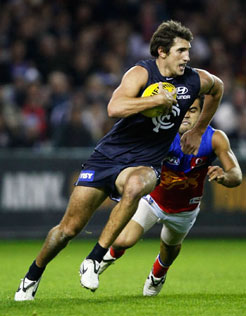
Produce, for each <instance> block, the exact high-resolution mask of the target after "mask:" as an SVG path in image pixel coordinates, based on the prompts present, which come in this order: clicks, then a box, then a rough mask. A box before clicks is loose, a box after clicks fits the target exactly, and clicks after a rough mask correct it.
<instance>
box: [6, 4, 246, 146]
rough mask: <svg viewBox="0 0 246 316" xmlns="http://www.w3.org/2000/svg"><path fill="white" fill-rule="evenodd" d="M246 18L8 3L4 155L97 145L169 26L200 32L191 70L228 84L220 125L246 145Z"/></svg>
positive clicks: (241, 10) (237, 9)
mask: <svg viewBox="0 0 246 316" xmlns="http://www.w3.org/2000/svg"><path fill="white" fill-rule="evenodd" d="M245 14H246V2H245V1H244V0H241V1H240V0H233V1H228V0H216V1H214V0H175V1H173V0H105V1H103V0H88V1H87V0H81V1H76V0H73V1H66V0H5V1H4V0H1V1H0V148H10V147H29V148H36V149H37V148H45V147H47V148H56V147H88V146H94V145H95V144H96V142H97V141H98V140H99V139H100V138H101V137H102V136H103V135H104V134H105V133H106V132H107V131H108V130H109V129H110V128H111V126H112V125H113V124H114V122H115V120H114V119H112V118H108V116H107V112H106V108H107V103H108V101H109V99H110V97H111V95H112V92H113V90H114V89H115V88H116V87H117V85H118V84H119V82H120V80H121V77H122V74H123V73H124V72H125V71H126V70H127V69H129V68H130V67H131V66H133V65H134V64H135V63H136V61H138V60H139V59H145V58H150V54H149V40H150V38H151V35H152V33H153V31H154V30H155V29H156V27H157V26H158V25H159V24H160V23H161V22H162V21H164V20H167V19H174V20H178V21H181V22H182V23H183V24H184V25H186V26H187V27H189V28H190V29H191V30H192V32H193V35H194V40H193V42H192V49H191V62H190V65H191V66H194V67H197V68H204V69H207V70H208V71H210V72H211V73H213V74H215V75H217V76H219V77H220V78H221V79H222V80H223V81H224V84H225V94H224V98H223V100H222V104H221V106H220V108H219V110H218V112H217V114H216V116H215V118H214V120H213V122H212V124H213V126H214V127H216V128H220V129H222V130H224V131H225V132H226V133H227V134H228V136H229V137H230V139H231V140H232V141H233V143H235V144H239V143H240V144H241V143H243V142H246V58H245V56H246V22H245Z"/></svg>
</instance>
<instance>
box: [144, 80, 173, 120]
mask: <svg viewBox="0 0 246 316" xmlns="http://www.w3.org/2000/svg"><path fill="white" fill-rule="evenodd" d="M162 86H163V89H164V90H167V91H168V92H172V91H173V90H175V86H174V85H172V84H171V83H169V82H162ZM158 93H159V84H158V82H156V83H153V84H151V85H149V86H148V87H147V88H146V89H145V90H144V92H143V94H142V97H150V96H153V95H156V94H158ZM173 98H174V99H176V94H175V95H174V96H173ZM141 113H142V114H143V115H144V116H147V117H156V116H159V115H162V114H163V113H164V107H163V106H162V105H159V106H156V107H154V108H151V109H148V110H144V111H142V112H141Z"/></svg>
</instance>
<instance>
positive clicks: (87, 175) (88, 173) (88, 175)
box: [79, 170, 95, 181]
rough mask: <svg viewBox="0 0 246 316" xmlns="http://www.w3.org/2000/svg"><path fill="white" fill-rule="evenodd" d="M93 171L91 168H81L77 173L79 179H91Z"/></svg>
mask: <svg viewBox="0 0 246 316" xmlns="http://www.w3.org/2000/svg"><path fill="white" fill-rule="evenodd" d="M94 175H95V171H93V170H83V171H81V173H80V175H79V181H93V180H94Z"/></svg>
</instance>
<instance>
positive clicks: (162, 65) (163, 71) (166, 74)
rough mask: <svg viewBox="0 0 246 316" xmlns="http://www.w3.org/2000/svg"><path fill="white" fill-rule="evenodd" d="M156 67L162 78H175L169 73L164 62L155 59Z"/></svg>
mask: <svg viewBox="0 0 246 316" xmlns="http://www.w3.org/2000/svg"><path fill="white" fill-rule="evenodd" d="M156 65H157V67H158V69H159V71H160V74H161V75H162V76H163V77H175V75H173V73H172V72H171V70H170V68H169V67H168V66H167V65H166V63H165V62H164V60H162V59H160V58H157V59H156Z"/></svg>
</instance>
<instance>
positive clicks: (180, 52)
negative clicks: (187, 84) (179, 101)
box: [165, 37, 191, 77]
mask: <svg viewBox="0 0 246 316" xmlns="http://www.w3.org/2000/svg"><path fill="white" fill-rule="evenodd" d="M190 47H191V45H190V42H188V41H186V40H185V39H183V38H179V37H176V38H175V39H174V44H173V46H172V47H171V48H170V51H169V53H168V54H167V55H166V57H165V66H166V67H167V68H168V69H169V72H170V76H171V77H173V76H181V75H183V74H184V71H185V66H186V64H187V63H188V61H189V60H190V56H189V50H190Z"/></svg>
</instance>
